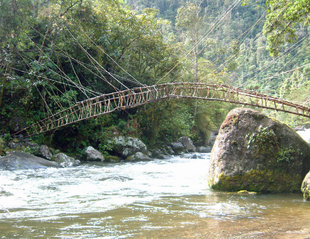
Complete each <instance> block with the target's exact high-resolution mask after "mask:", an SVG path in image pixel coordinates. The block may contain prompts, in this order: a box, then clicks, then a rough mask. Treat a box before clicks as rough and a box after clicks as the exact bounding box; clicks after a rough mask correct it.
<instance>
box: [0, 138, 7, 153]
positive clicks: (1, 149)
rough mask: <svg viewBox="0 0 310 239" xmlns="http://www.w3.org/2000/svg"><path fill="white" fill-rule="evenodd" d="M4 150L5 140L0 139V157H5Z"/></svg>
mask: <svg viewBox="0 0 310 239" xmlns="http://www.w3.org/2000/svg"><path fill="white" fill-rule="evenodd" d="M5 148H6V145H5V140H4V139H3V138H1V137H0V156H4V155H5Z"/></svg>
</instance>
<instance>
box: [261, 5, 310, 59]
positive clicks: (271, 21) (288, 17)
mask: <svg viewBox="0 0 310 239" xmlns="http://www.w3.org/2000/svg"><path fill="white" fill-rule="evenodd" d="M266 2H267V7H268V15H267V17H266V22H265V25H264V30H263V32H264V34H265V35H267V40H268V46H269V50H270V53H271V54H272V55H275V56H277V55H278V53H279V52H280V47H281V46H282V45H283V44H284V43H285V42H290V43H292V42H294V41H296V39H297V32H296V29H297V27H298V24H299V23H301V24H304V25H309V23H310V16H309V13H310V1H309V0H296V1H290V0H268V1H266Z"/></svg>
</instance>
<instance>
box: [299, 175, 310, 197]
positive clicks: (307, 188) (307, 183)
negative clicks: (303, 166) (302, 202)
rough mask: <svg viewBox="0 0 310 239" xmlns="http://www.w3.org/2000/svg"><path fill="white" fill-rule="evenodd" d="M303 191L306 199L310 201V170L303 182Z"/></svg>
mask: <svg viewBox="0 0 310 239" xmlns="http://www.w3.org/2000/svg"><path fill="white" fill-rule="evenodd" d="M301 191H302V194H303V196H304V199H306V200H309V201H310V172H309V173H308V174H307V175H306V177H305V179H304V181H303V182H302V185H301Z"/></svg>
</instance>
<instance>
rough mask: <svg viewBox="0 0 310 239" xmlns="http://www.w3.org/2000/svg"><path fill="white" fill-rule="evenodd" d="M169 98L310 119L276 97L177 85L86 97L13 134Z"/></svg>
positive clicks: (308, 110) (222, 87)
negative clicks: (209, 102) (214, 103)
mask: <svg viewBox="0 0 310 239" xmlns="http://www.w3.org/2000/svg"><path fill="white" fill-rule="evenodd" d="M169 99H200V100H207V101H220V102H228V103H232V104H239V105H244V106H252V107H258V108H264V109H269V110H276V111H281V112H285V113H289V114H295V115H299V116H303V117H308V118H310V107H306V106H303V105H299V104H296V103H293V102H290V101H286V100H283V99H280V98H276V97H271V96H268V95H264V94H260V93H257V92H254V91H248V90H243V89H240V88H233V87H230V86H227V85H216V84H205V83H190V82H181V83H167V84H158V85H152V86H143V87H136V88H132V89H127V90H123V91H117V92H113V93H108V94H102V95H100V96H96V97H93V98H89V99H87V100H84V101H80V102H77V103H76V104H75V105H73V106H72V107H69V108H66V109H64V110H62V111H60V112H58V113H56V114H54V115H51V116H49V117H47V118H45V119H43V120H41V121H39V122H36V123H34V124H32V125H30V126H29V127H27V128H25V129H23V130H21V131H19V132H17V133H16V134H20V133H26V134H27V135H28V136H33V135H38V134H43V133H46V132H49V131H52V130H56V129H59V128H61V127H64V126H68V125H71V124H73V123H76V122H79V121H82V120H87V119H90V118H94V117H98V116H100V115H104V114H109V113H111V112H114V111H117V110H126V109H130V108H135V107H138V106H141V105H145V104H148V103H152V102H156V101H159V100H169Z"/></svg>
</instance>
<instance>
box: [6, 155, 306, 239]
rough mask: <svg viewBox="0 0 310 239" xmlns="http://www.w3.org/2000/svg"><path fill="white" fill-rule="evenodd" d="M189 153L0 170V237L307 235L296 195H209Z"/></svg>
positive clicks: (203, 167) (202, 168)
mask: <svg viewBox="0 0 310 239" xmlns="http://www.w3.org/2000/svg"><path fill="white" fill-rule="evenodd" d="M192 156H193V155H190V154H189V155H185V156H182V157H172V158H170V159H167V160H154V161H150V162H135V163H133V162H132V163H118V164H103V163H102V164H85V165H81V166H78V167H74V168H63V169H54V168H49V169H40V170H23V171H15V172H11V171H0V238H310V202H305V201H303V199H302V196H301V195H300V194H278V195H236V194H232V193H219V192H214V191H212V190H210V189H209V188H208V186H207V180H206V178H207V172H208V165H209V154H196V158H195V159H193V158H192ZM197 156H198V157H197Z"/></svg>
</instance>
